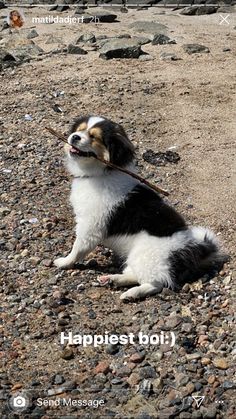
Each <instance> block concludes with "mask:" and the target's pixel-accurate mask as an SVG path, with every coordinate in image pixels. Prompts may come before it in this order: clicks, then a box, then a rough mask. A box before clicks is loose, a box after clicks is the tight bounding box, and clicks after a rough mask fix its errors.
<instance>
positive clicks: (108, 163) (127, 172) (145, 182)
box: [45, 127, 169, 196]
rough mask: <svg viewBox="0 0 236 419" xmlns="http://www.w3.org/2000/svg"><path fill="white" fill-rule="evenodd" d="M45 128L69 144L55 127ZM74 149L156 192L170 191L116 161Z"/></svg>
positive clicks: (163, 193)
mask: <svg viewBox="0 0 236 419" xmlns="http://www.w3.org/2000/svg"><path fill="white" fill-rule="evenodd" d="M45 129H46V130H47V131H49V132H50V133H51V134H52V135H54V136H55V137H57V138H58V139H59V140H61V141H63V142H64V143H66V144H69V143H68V141H67V138H66V137H65V136H64V135H63V134H61V133H59V132H57V131H55V130H54V129H52V128H50V127H45ZM69 145H70V144H69ZM73 149H74V150H75V151H74V153H76V152H77V153H78V154H79V155H81V156H82V153H84V154H85V153H86V156H84V157H94V158H95V159H97V160H99V161H100V162H101V163H104V164H106V165H107V166H109V167H111V168H112V169H116V170H119V171H120V172H122V173H126V174H127V175H129V176H131V177H133V178H135V179H137V180H139V181H140V182H141V183H144V185H146V186H147V187H148V188H150V189H153V190H154V191H155V192H158V193H161V194H162V195H165V196H168V195H169V192H168V191H166V190H165V189H162V188H160V187H159V186H156V185H153V184H152V183H150V182H148V181H147V180H146V179H143V178H142V177H141V176H139V175H137V174H136V173H133V172H130V170H127V169H124V168H123V167H119V166H117V165H116V164H114V163H111V162H109V161H107V160H104V159H102V158H101V157H98V156H96V155H95V154H93V153H91V152H90V151H88V152H85V151H83V152H81V150H80V149H79V148H78V147H75V146H74V145H73ZM90 154H91V155H90Z"/></svg>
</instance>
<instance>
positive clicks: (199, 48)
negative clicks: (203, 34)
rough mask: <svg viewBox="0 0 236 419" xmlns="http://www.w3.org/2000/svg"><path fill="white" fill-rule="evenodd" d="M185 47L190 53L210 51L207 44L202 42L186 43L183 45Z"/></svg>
mask: <svg viewBox="0 0 236 419" xmlns="http://www.w3.org/2000/svg"><path fill="white" fill-rule="evenodd" d="M183 49H184V51H185V52H187V53H188V54H196V53H209V52H210V50H209V48H208V47H205V45H200V44H185V45H183Z"/></svg>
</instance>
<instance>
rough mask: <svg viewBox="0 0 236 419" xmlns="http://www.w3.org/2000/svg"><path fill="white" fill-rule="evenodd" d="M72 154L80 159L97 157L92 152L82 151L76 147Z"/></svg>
mask: <svg viewBox="0 0 236 419" xmlns="http://www.w3.org/2000/svg"><path fill="white" fill-rule="evenodd" d="M70 153H71V154H73V155H76V154H77V155H78V156H79V157H96V154H95V153H93V152H92V151H82V150H79V149H78V148H74V147H71V148H70Z"/></svg>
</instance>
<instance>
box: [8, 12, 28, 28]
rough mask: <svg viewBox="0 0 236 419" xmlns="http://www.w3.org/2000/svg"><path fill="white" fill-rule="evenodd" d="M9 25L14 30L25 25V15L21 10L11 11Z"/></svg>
mask: <svg viewBox="0 0 236 419" xmlns="http://www.w3.org/2000/svg"><path fill="white" fill-rule="evenodd" d="M7 23H8V25H9V26H11V27H12V28H21V27H22V26H23V25H24V16H23V13H22V12H20V11H19V10H11V11H10V13H9V16H8V19H7Z"/></svg>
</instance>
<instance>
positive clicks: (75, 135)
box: [70, 134, 81, 145]
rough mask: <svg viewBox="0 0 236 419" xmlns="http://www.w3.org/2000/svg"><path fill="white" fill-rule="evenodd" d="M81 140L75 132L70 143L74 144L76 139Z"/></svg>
mask: <svg viewBox="0 0 236 419" xmlns="http://www.w3.org/2000/svg"><path fill="white" fill-rule="evenodd" d="M80 140H81V137H80V136H79V135H77V134H74V135H73V136H72V137H71V140H70V141H71V144H72V145H73V144H75V143H77V142H78V141H80Z"/></svg>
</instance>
